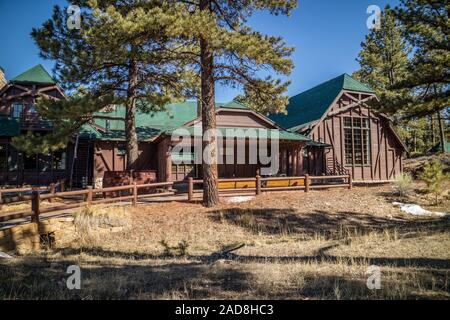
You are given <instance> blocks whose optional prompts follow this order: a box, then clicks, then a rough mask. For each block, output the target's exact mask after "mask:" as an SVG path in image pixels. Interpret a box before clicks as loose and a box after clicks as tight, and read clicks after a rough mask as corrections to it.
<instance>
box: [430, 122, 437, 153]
mask: <svg viewBox="0 0 450 320" xmlns="http://www.w3.org/2000/svg"><path fill="white" fill-rule="evenodd" d="M430 123H431V147H432V148H433V147H434V146H435V145H436V136H435V134H434V120H433V115H430Z"/></svg>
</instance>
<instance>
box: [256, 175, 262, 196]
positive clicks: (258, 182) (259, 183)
mask: <svg viewBox="0 0 450 320" xmlns="http://www.w3.org/2000/svg"><path fill="white" fill-rule="evenodd" d="M260 194H261V176H260V175H259V174H258V175H257V176H256V195H257V196H258V195H260Z"/></svg>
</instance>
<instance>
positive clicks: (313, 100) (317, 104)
mask: <svg viewBox="0 0 450 320" xmlns="http://www.w3.org/2000/svg"><path fill="white" fill-rule="evenodd" d="M342 90H349V91H358V92H365V93H375V92H374V91H373V90H372V89H371V88H369V87H368V86H366V85H364V84H362V83H361V82H359V81H357V80H355V79H353V78H352V77H351V76H349V75H348V74H343V75H340V76H339V77H337V78H334V79H331V80H328V81H326V82H324V83H322V84H319V85H318V86H316V87H314V88H311V89H309V90H307V91H305V92H302V93H300V94H298V95H296V96H293V97H291V98H290V99H289V104H288V106H287V107H286V111H287V114H282V113H277V114H271V115H269V118H270V119H272V120H273V121H274V122H276V123H278V124H279V125H280V126H282V127H283V128H292V127H299V126H301V125H303V124H306V123H309V122H312V121H316V120H319V119H320V118H321V117H322V115H323V114H324V113H325V111H326V110H327V109H328V107H329V106H330V105H331V104H332V103H333V101H334V99H336V97H337V96H338V94H339V93H340V92H341V91H342Z"/></svg>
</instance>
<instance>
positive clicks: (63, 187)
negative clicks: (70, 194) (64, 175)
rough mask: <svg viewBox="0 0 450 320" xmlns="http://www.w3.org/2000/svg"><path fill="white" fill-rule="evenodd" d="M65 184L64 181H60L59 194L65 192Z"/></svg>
mask: <svg viewBox="0 0 450 320" xmlns="http://www.w3.org/2000/svg"><path fill="white" fill-rule="evenodd" d="M65 183H66V182H65V180H61V183H60V189H61V192H64V191H66V186H65Z"/></svg>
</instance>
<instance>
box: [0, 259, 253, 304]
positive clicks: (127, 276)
mask: <svg viewBox="0 0 450 320" xmlns="http://www.w3.org/2000/svg"><path fill="white" fill-rule="evenodd" d="M98 252H99V251H98V250H97V253H98ZM116 256H117V253H116ZM74 264H77V262H76V261H72V260H65V259H59V260H56V262H52V263H48V262H45V261H44V260H43V259H39V258H27V259H26V260H25V261H24V262H23V263H20V264H17V263H16V264H14V266H11V265H8V264H2V263H0V299H205V298H208V297H213V296H215V297H223V298H226V297H229V296H230V295H233V292H234V293H235V292H245V291H246V290H248V289H249V283H250V282H251V277H252V275H251V274H248V273H247V272H245V271H243V270H240V269H239V268H234V267H231V266H227V265H223V266H221V267H220V268H211V266H210V265H206V264H203V263H201V262H192V261H184V262H181V261H176V262H173V261H172V262H171V261H167V262H164V261H163V262H159V263H158V264H152V265H149V264H138V263H135V262H134V263H132V261H125V262H122V263H118V262H108V261H107V260H106V262H102V263H101V264H99V263H96V262H92V263H84V264H81V265H80V268H81V290H69V289H68V288H67V285H66V281H67V279H68V277H69V276H70V274H67V273H66V272H67V267H68V266H70V265H74Z"/></svg>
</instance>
